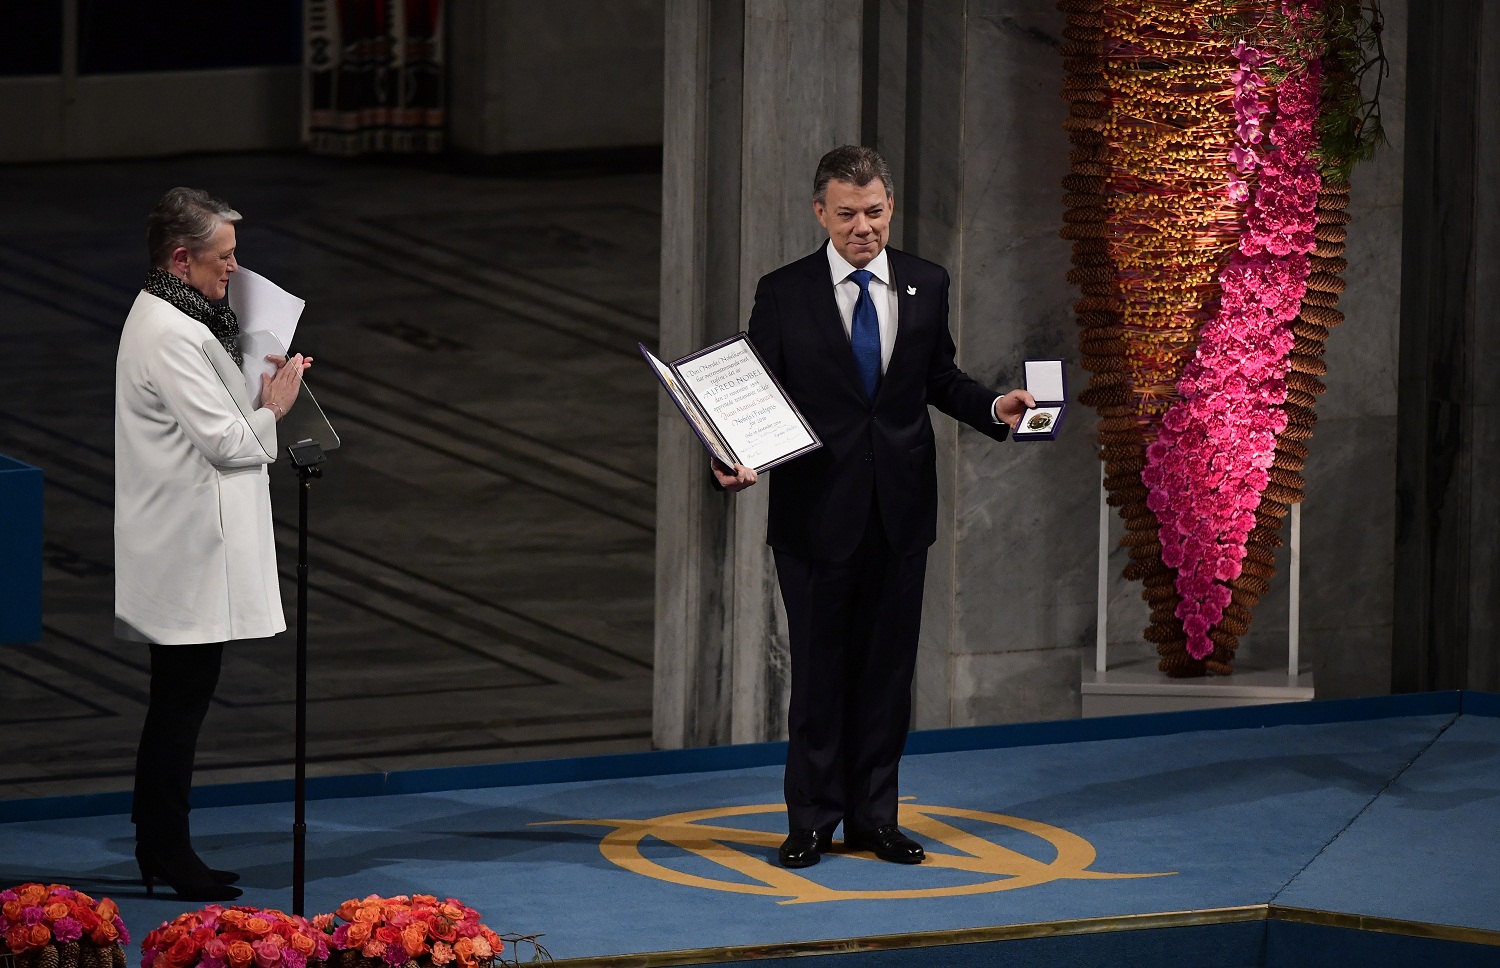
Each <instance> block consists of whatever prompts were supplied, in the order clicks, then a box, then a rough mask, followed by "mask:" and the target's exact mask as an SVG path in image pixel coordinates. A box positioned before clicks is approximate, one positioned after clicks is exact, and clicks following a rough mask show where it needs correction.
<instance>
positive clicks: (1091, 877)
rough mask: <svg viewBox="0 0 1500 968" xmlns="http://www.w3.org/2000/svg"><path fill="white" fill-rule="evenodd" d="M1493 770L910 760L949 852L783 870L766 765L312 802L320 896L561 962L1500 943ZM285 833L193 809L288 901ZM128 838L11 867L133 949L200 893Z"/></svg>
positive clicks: (15, 847) (1203, 740) (94, 836)
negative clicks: (1100, 933)
mask: <svg viewBox="0 0 1500 968" xmlns="http://www.w3.org/2000/svg"><path fill="white" fill-rule="evenodd" d="M1204 722H1211V720H1204ZM1497 777H1500V719H1495V718H1491V717H1488V716H1482V715H1472V714H1459V713H1457V712H1452V713H1447V712H1445V713H1440V714H1432V715H1410V716H1392V717H1388V718H1376V719H1363V720H1361V721H1352V722H1346V721H1340V722H1326V723H1309V724H1302V725H1279V726H1269V727H1264V728H1243V729H1222V728H1211V727H1210V728H1205V729H1197V730H1193V731H1187V732H1176V733H1170V734H1166V735H1144V736H1135V737H1131V738H1119V739H1106V740H1095V741H1077V742H1062V743H1052V744H1047V745H1029V746H1010V747H1000V748H988V749H973V750H961V751H956V752H944V753H928V754H919V755H909V756H908V757H907V759H906V761H905V763H904V766H903V770H902V789H903V790H904V791H905V792H906V793H907V794H908V799H907V800H906V802H905V803H904V804H903V808H902V809H903V817H902V822H903V824H904V825H905V826H907V827H908V828H909V829H911V830H912V831H913V832H914V833H915V834H916V835H917V836H918V837H920V838H921V839H923V840H925V841H926V842H927V843H928V844H929V848H928V850H929V860H928V862H927V863H926V864H924V865H922V866H920V867H900V866H895V865H890V864H882V863H878V862H875V861H874V860H872V859H870V858H868V857H867V856H858V855H842V854H835V855H831V856H828V857H826V858H825V860H824V862H823V863H822V864H820V865H818V866H816V867H813V868H810V869H808V870H806V871H799V872H792V871H785V870H782V869H781V868H779V867H777V866H776V864H775V860H774V857H775V847H776V845H777V844H778V843H779V842H780V840H781V837H782V835H783V832H784V829H785V827H784V825H785V817H784V814H783V812H782V808H781V805H780V803H779V796H780V782H781V777H780V770H779V768H777V767H771V766H760V767H754V768H745V769H733V770H723V771H717V772H698V773H676V774H666V775H658V776H635V777H624V778H615V779H601V780H596V781H589V782H568V783H550V784H534V785H525V786H503V787H491V788H487V789H466V790H449V791H445V792H433V793H421V794H410V795H401V796H372V797H359V798H350V799H327V800H315V801H313V802H311V803H309V806H308V819H309V832H308V851H309V867H308V875H309V876H308V885H307V911H308V913H309V914H311V913H315V912H318V911H326V910H332V909H333V908H334V907H336V906H337V905H338V904H339V902H341V901H343V900H344V899H346V898H349V897H355V896H364V895H366V894H370V893H380V894H396V893H413V892H423V893H433V894H438V895H440V896H454V897H458V898H461V899H463V900H465V901H466V902H468V903H469V904H472V905H473V906H475V907H477V908H478V909H479V910H480V911H482V912H483V913H484V914H485V916H486V920H487V922H488V923H489V924H490V925H491V927H493V928H495V929H496V930H499V931H514V932H520V933H525V934H532V933H545V938H544V939H543V940H544V943H545V944H547V946H548V947H549V948H550V949H551V951H552V954H553V955H554V956H555V957H557V958H560V959H563V958H584V957H598V956H608V955H625V954H630V953H639V952H653V951H682V950H684V949H719V948H725V947H739V946H753V947H757V948H764V947H765V946H772V947H774V946H777V945H787V944H797V943H804V942H811V941H825V940H832V939H852V938H871V937H877V936H888V935H895V934H911V933H924V932H962V931H965V930H967V929H980V928H992V927H996V926H1004V925H1026V924H1033V923H1056V922H1073V921H1078V920H1080V919H1107V918H1118V917H1122V916H1129V915H1155V914H1163V913H1170V912H1185V911H1212V910H1216V909H1225V908H1242V907H1247V906H1255V905H1268V904H1275V905H1278V906H1286V907H1293V908H1306V909H1315V910H1320V911H1333V912H1341V913H1347V914H1361V915H1372V916H1378V917H1383V918H1392V919H1400V920H1407V921H1425V922H1432V923H1436V924H1442V925H1454V926H1461V927H1464V928H1473V929H1480V930H1484V931H1500V904H1497V902H1500V852H1497V849H1496V844H1497V838H1496V835H1495V831H1496V830H1497V829H1500V779H1497ZM291 822H292V809H291V805H290V804H285V803H276V804H250V805H240V806H224V807H217V808H212V809H200V810H197V811H195V812H194V814H193V823H194V830H195V832H196V842H197V844H198V845H199V848H200V851H202V852H203V854H204V856H205V859H206V860H208V861H209V863H210V864H211V865H213V866H218V867H229V868H233V869H236V870H239V871H241V872H243V874H244V882H243V883H244V886H245V887H246V888H247V890H246V895H245V898H244V900H243V901H242V902H241V903H249V904H255V905H263V906H271V907H281V908H288V907H289V906H290V890H289V881H290V873H291V867H290V854H291V838H290V833H289V831H290V828H291ZM131 850H132V829H131V826H130V823H129V819H128V817H127V816H124V815H120V814H113V815H108V816H96V817H75V818H70V819H40V820H30V821H25V822H13V823H8V824H4V825H0V881H4V882H5V883H6V884H9V883H15V882H19V881H22V880H32V879H37V880H47V881H61V882H65V883H69V884H71V885H73V886H75V887H77V888H79V889H81V890H86V891H89V892H90V893H94V894H96V895H101V894H107V895H109V896H111V897H113V898H115V899H116V900H117V901H118V902H120V904H121V907H122V909H123V912H124V916H125V918H126V920H127V923H128V924H129V925H130V928H131V931H132V932H133V933H134V934H135V936H136V938H137V940H139V938H140V937H143V936H144V934H145V932H146V931H147V930H149V929H150V928H152V927H154V926H155V925H157V924H158V923H160V922H161V921H163V920H165V919H167V918H170V917H172V916H175V915H176V914H178V913H180V912H181V911H183V910H186V909H188V908H190V907H196V905H191V904H186V903H184V902H182V901H178V900H175V899H159V900H152V899H147V898H146V897H145V896H144V894H143V892H142V889H141V887H140V885H139V883H138V882H136V880H135V877H136V875H135V873H134V862H133V859H132V856H131ZM1247 917H1249V916H1248V915H1247ZM1261 919H1262V920H1263V919H1264V915H1261ZM1140 926H1141V927H1148V926H1149V925H1147V924H1144V923H1142V924H1141V925H1140ZM1058 929H1059V930H1061V931H1063V932H1066V931H1067V930H1068V928H1067V925H1066V924H1063V925H1059V926H1058ZM1224 930H1225V931H1232V930H1233V928H1232V927H1224ZM1135 933H1140V932H1135ZM1156 933H1162V932H1156ZM1258 937H1259V940H1258V941H1254V942H1253V943H1251V945H1252V948H1253V949H1254V950H1255V951H1258V952H1260V954H1259V955H1256V956H1255V957H1256V958H1258V957H1263V954H1264V945H1265V940H1264V939H1265V934H1264V929H1263V926H1261V933H1260V935H1259V936H1258ZM1014 944H1020V943H1019V942H1015V943H1014ZM1002 947H1005V946H1002ZM1020 952H1021V949H1020V948H1017V949H1015V950H1014V951H1013V952H1012V954H1016V955H1018V954H1020ZM130 955H131V963H132V964H135V963H136V961H137V960H138V956H139V951H138V949H136V948H135V947H134V946H132V950H131V952H130ZM1247 957H1248V956H1247ZM855 960H856V961H857V960H859V959H855ZM802 963H803V964H808V965H809V966H810V965H811V962H802ZM871 963H872V964H875V963H876V962H871ZM880 963H885V962H880ZM890 963H895V962H890ZM1011 963H1022V962H1019V961H1012V962H1011ZM1223 963H1228V962H1223ZM1235 963H1239V962H1235ZM1244 963H1246V964H1252V963H1257V962H1256V961H1255V960H1254V958H1251V960H1247V961H1245V962H1244ZM851 964H852V962H851Z"/></svg>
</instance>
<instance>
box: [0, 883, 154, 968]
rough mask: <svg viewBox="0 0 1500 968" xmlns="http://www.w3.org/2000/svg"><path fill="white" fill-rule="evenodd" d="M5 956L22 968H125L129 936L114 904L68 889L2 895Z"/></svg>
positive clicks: (0, 931) (28, 887)
mask: <svg viewBox="0 0 1500 968" xmlns="http://www.w3.org/2000/svg"><path fill="white" fill-rule="evenodd" d="M0 939H3V940H0V950H4V951H9V952H10V953H11V954H12V955H14V956H15V959H16V962H17V964H19V965H20V966H21V968H125V949H124V948H122V947H121V945H122V944H129V943H130V933H129V932H128V931H126V930H125V922H124V921H123V920H121V918H120V909H119V908H118V907H117V906H116V905H115V902H114V901H111V900H110V899H109V898H105V899H104V900H102V901H95V900H94V899H93V898H91V897H89V896H88V895H87V894H84V893H83V892H82V891H75V890H73V889H72V888H71V887H68V886H66V885H64V884H47V885H42V884H21V885H19V886H18V887H12V888H10V889H9V890H5V891H0Z"/></svg>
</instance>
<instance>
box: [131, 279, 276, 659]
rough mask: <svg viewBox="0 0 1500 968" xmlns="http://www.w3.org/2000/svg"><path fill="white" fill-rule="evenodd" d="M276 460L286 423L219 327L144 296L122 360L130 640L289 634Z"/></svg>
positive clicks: (184, 640) (177, 640) (133, 311)
mask: <svg viewBox="0 0 1500 968" xmlns="http://www.w3.org/2000/svg"><path fill="white" fill-rule="evenodd" d="M216 358H217V359H216ZM221 372H222V374H223V376H221ZM275 455H276V418H275V417H274V416H273V415H272V413H271V411H269V410H257V409H254V406H253V404H251V403H250V401H249V397H248V394H246V392H245V387H244V382H243V379H242V378H240V377H239V376H238V368H237V367H236V366H235V365H234V363H233V361H232V360H231V359H230V358H229V354H228V353H227V352H225V351H224V348H223V347H222V346H220V345H219V344H218V343H217V341H215V340H214V338H213V336H212V334H210V333H209V331H208V328H207V327H205V326H204V325H203V324H201V323H199V322H197V321H196V320H194V319H192V318H191V317H189V316H187V315H186V314H184V313H183V312H181V311H180V310H178V309H177V308H176V307H174V306H173V305H172V304H171V303H168V302H167V301H166V300H164V299H160V298H158V297H156V296H153V295H150V294H149V293H145V292H142V293H141V294H140V295H139V296H137V297H136V300H135V305H134V306H132V307H131V309H130V315H129V316H128V317H127V318H126V320H125V328H124V331H123V332H122V333H121V334H120V353H119V356H118V357H117V358H116V361H115V618H116V630H117V634H119V635H120V636H121V637H123V638H130V639H137V640H142V639H143V640H145V641H148V642H159V643H163V644H167V645H178V644H188V643H202V642H225V641H229V640H231V639H255V638H262V637H264V636H268V635H275V634H276V633H277V632H280V631H281V630H283V629H285V628H286V619H285V617H284V616H283V614H282V611H281V589H280V587H279V585H278V582H277V577H276V541H275V536H274V534H273V532H272V525H271V494H270V478H269V477H268V475H267V472H266V466H267V465H268V464H270V463H271V462H272V461H273V460H275Z"/></svg>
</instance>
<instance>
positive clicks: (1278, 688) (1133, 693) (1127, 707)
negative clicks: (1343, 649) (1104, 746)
mask: <svg viewBox="0 0 1500 968" xmlns="http://www.w3.org/2000/svg"><path fill="white" fill-rule="evenodd" d="M1080 691H1081V692H1082V694H1083V715H1084V716H1085V717H1090V716H1123V715H1129V714H1132V713H1166V712H1181V711H1183V710H1187V709H1222V708H1224V707H1226V706H1256V705H1261V704H1263V703H1273V702H1307V701H1309V700H1310V699H1312V698H1313V676H1312V672H1311V671H1309V670H1303V671H1302V672H1301V674H1300V675H1298V676H1296V677H1295V678H1294V677H1292V676H1289V675H1287V670H1286V669H1285V668H1276V669H1237V670H1236V671H1235V673H1234V674H1233V675H1229V676H1204V677H1202V678H1197V679H1171V678H1168V677H1167V676H1164V675H1162V674H1161V673H1160V672H1158V671H1157V669H1156V657H1155V656H1149V657H1144V658H1140V659H1135V660H1133V661H1126V662H1118V663H1116V664H1115V665H1114V666H1113V667H1112V668H1110V669H1108V670H1107V671H1104V672H1100V671H1099V670H1097V669H1093V668H1087V667H1086V668H1085V669H1084V670H1083V681H1082V683H1081V684H1080Z"/></svg>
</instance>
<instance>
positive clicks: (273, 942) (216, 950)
mask: <svg viewBox="0 0 1500 968" xmlns="http://www.w3.org/2000/svg"><path fill="white" fill-rule="evenodd" d="M327 960H328V940H327V938H326V937H325V935H324V934H323V932H321V931H319V930H318V929H316V928H314V927H313V926H312V924H311V923H310V922H309V921H308V920H307V919H306V918H303V917H298V916H297V915H295V914H283V913H282V912H280V911H275V910H270V909H266V908H252V907H229V908H226V907H220V906H219V905H217V904H210V905H208V906H207V907H205V908H203V909H202V910H199V911H189V912H187V913H186V914H181V915H178V916H177V917H176V918H175V919H173V920H172V921H169V922H167V923H165V924H163V925H162V926H161V927H159V928H157V929H156V930H155V931H152V932H151V933H150V934H148V935H146V940H144V941H142V942H141V968H195V966H196V968H307V965H308V963H309V962H324V961H327Z"/></svg>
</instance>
